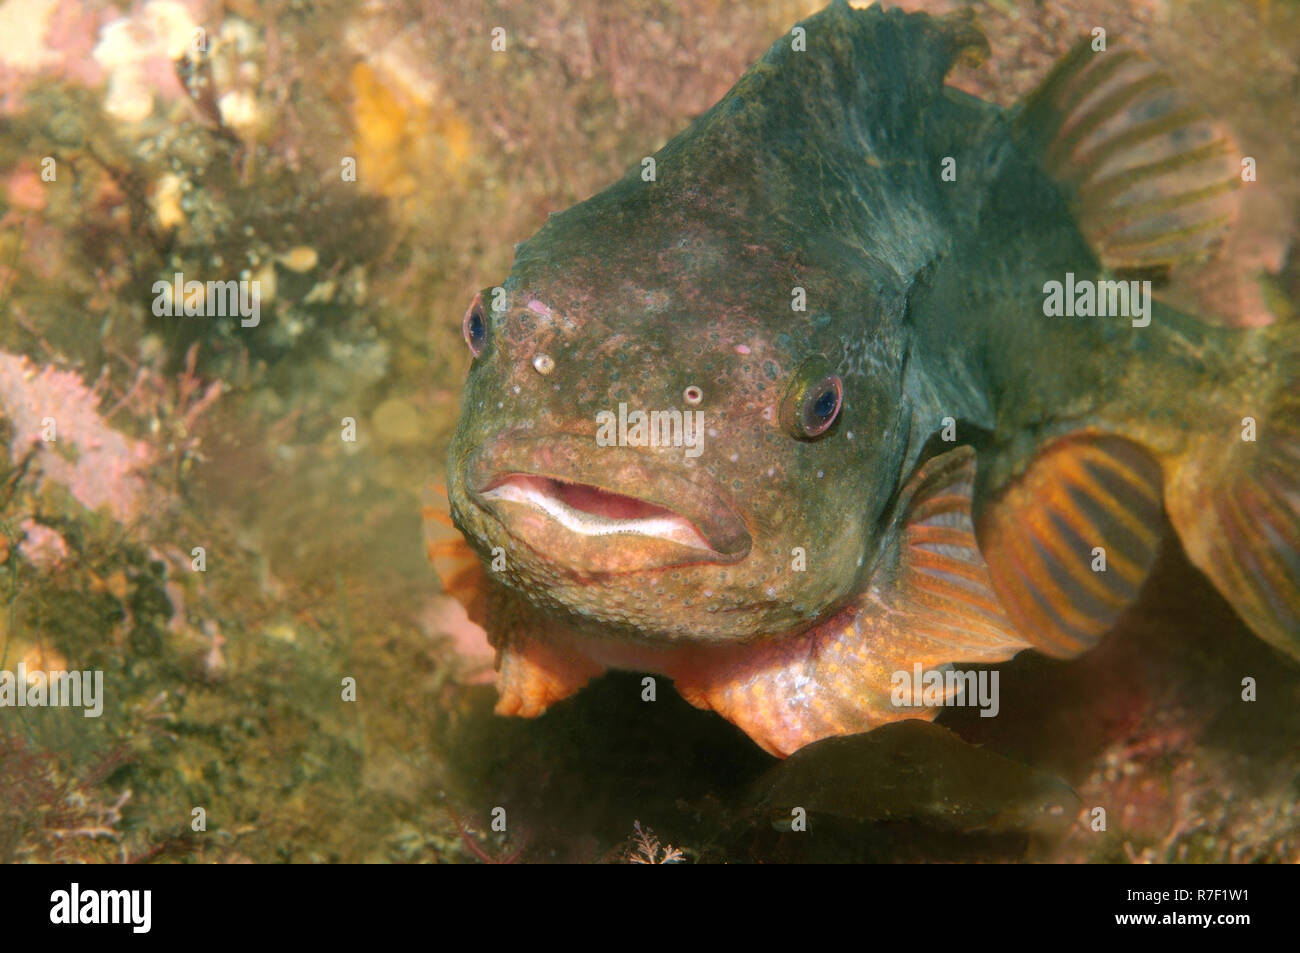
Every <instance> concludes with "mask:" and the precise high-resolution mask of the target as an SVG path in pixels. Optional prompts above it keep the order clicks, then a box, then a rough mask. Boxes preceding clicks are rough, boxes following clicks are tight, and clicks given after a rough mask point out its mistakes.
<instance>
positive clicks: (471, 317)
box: [460, 295, 488, 357]
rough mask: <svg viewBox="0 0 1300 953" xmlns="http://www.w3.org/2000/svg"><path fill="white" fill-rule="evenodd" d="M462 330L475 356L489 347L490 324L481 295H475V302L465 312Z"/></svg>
mask: <svg viewBox="0 0 1300 953" xmlns="http://www.w3.org/2000/svg"><path fill="white" fill-rule="evenodd" d="M460 331H461V334H463V335H464V336H465V343H466V344H468V345H469V352H470V353H471V354H473V355H474V356H475V357H479V356H481V355H482V353H483V350H484V349H485V348H486V347H487V338H488V325H487V317H486V316H485V315H484V314H483V300H482V297H481V296H480V295H475V296H474V303H473V304H471V305H470V306H469V310H468V311H466V312H465V318H464V320H463V321H461V325H460Z"/></svg>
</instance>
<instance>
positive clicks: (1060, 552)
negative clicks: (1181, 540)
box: [975, 434, 1164, 658]
mask: <svg viewBox="0 0 1300 953" xmlns="http://www.w3.org/2000/svg"><path fill="white" fill-rule="evenodd" d="M983 484H984V481H983V480H981V487H980V492H979V493H977V494H976V517H975V523H976V527H977V531H978V535H979V541H980V549H981V551H982V553H983V554H984V559H985V560H986V561H987V563H988V567H989V573H990V576H991V577H992V581H993V588H994V589H995V590H996V591H997V593H998V596H999V597H1000V598H1001V600H1002V603H1003V605H1004V606H1005V607H1006V610H1007V614H1008V615H1009V616H1010V617H1011V618H1012V620H1013V621H1014V622H1015V624H1016V625H1017V627H1018V628H1019V629H1020V631H1021V632H1022V633H1023V634H1024V635H1025V637H1026V638H1028V639H1029V640H1030V642H1031V643H1032V644H1033V646H1034V648H1036V649H1038V650H1039V651H1041V652H1043V653H1045V654H1047V655H1052V656H1056V657H1058V658H1069V657H1071V656H1074V655H1077V654H1079V653H1080V652H1083V651H1085V650H1087V649H1089V648H1091V647H1092V646H1093V645H1095V644H1096V643H1097V642H1098V641H1099V640H1100V639H1101V637H1102V636H1103V635H1105V634H1106V632H1107V631H1108V630H1109V629H1110V628H1111V627H1112V626H1113V625H1114V623H1115V621H1116V620H1117V619H1118V618H1119V616H1120V614H1121V613H1122V612H1123V611H1124V610H1125V609H1126V608H1127V607H1128V606H1129V605H1130V604H1131V603H1132V602H1133V601H1134V600H1135V599H1136V598H1137V595H1138V592H1139V590H1140V589H1141V587H1142V583H1143V582H1144V581H1145V579H1146V577H1147V574H1148V573H1149V572H1150V570H1151V566H1152V564H1153V563H1154V562H1155V558H1156V554H1157V551H1158V549H1159V546H1160V539H1161V535H1162V533H1161V529H1162V526H1163V525H1164V521H1163V516H1162V509H1161V469H1160V465H1159V464H1158V463H1157V462H1156V461H1155V460H1154V459H1153V458H1152V457H1151V456H1150V455H1149V454H1148V453H1147V452H1146V451H1145V450H1143V449H1142V448H1141V447H1139V446H1138V445H1137V444H1134V443H1132V442H1131V441H1128V440H1125V439H1123V438H1120V437H1114V436H1109V435H1096V434H1073V435H1070V436H1067V437H1064V438H1061V439H1060V440H1057V441H1056V442H1054V443H1052V444H1049V445H1048V446H1047V447H1045V448H1044V449H1042V450H1040V451H1039V452H1038V453H1037V454H1036V455H1035V456H1034V458H1033V459H1032V460H1031V461H1030V463H1029V465H1028V466H1027V467H1026V468H1025V469H1024V470H1023V472H1022V473H1020V474H1019V475H1018V476H1016V477H1013V478H1011V479H1010V480H1009V481H1008V482H1007V483H1006V484H1005V485H1003V486H998V487H992V488H989V487H986V486H984V485H983Z"/></svg>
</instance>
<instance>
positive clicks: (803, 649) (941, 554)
mask: <svg viewBox="0 0 1300 953" xmlns="http://www.w3.org/2000/svg"><path fill="white" fill-rule="evenodd" d="M974 472H975V468H974V455H973V453H972V452H971V450H970V449H969V448H966V447H963V448H960V449H957V450H953V451H950V452H948V453H945V454H942V455H940V456H938V457H935V458H933V459H931V460H930V461H928V462H927V463H926V464H925V465H924V466H923V467H922V468H921V469H920V470H919V471H918V472H917V474H916V475H915V476H914V477H913V478H912V480H910V481H909V483H908V485H907V487H906V488H905V491H904V493H903V494H902V497H901V500H900V506H899V508H898V509H897V512H898V513H899V516H898V517H897V519H896V520H895V522H894V524H893V525H892V527H891V530H890V532H889V534H888V537H887V543H886V546H885V549H884V551H883V552H882V558H881V560H880V561H879V563H878V565H877V567H876V570H875V572H874V574H873V576H872V579H871V582H870V587H869V588H868V589H867V590H866V591H865V592H863V593H862V594H861V595H860V596H859V597H858V598H857V599H856V600H855V601H854V602H853V603H852V604H850V605H849V606H847V607H846V608H845V609H843V610H841V611H840V612H838V613H836V614H835V615H834V616H832V617H830V618H828V619H826V620H825V621H823V622H821V623H819V624H817V625H815V626H813V627H812V628H811V629H809V630H807V631H805V632H801V633H799V634H796V635H791V636H787V637H784V638H780V639H774V640H771V641H768V642H763V643H756V644H749V645H742V646H732V647H726V648H721V649H709V650H699V651H697V652H695V653H693V654H691V655H690V656H689V657H687V658H684V659H683V660H682V661H681V662H680V664H679V666H678V668H677V670H675V671H672V672H670V673H669V674H670V675H671V676H672V677H673V678H674V679H675V681H676V684H677V689H678V691H679V692H681V694H682V695H683V696H684V697H685V698H686V699H687V700H688V701H690V702H691V703H692V704H694V705H696V706H698V707H700V708H711V709H713V710H714V711H717V712H718V713H719V714H721V715H722V716H723V717H725V718H727V719H728V720H729V721H731V722H733V723H735V724H737V725H739V726H740V727H741V728H742V729H744V731H745V733H746V734H748V735H749V736H750V737H751V738H753V739H754V741H756V742H757V743H758V744H759V745H761V746H762V747H763V748H765V749H766V750H767V751H769V752H771V753H773V754H776V755H779V756H785V755H788V754H790V753H791V752H792V751H795V750H796V749H798V748H801V747H803V746H804V745H806V744H809V743H811V742H813V741H817V740H818V739H821V738H827V737H830V736H833V735H844V734H853V733H856V732H862V731H869V730H871V729H872V728H875V727H877V726H878V725H882V724H885V723H887V722H891V721H899V720H902V719H905V718H924V719H929V718H933V717H934V716H935V714H937V712H938V710H939V706H942V705H944V704H947V703H950V702H951V701H952V697H951V695H952V692H951V686H952V684H953V682H952V680H948V679H946V677H945V673H946V670H947V669H948V668H950V666H951V663H955V662H983V663H988V662H995V661H1000V660H1003V659H1007V658H1010V657H1011V656H1013V655H1015V654H1016V652H1018V651H1020V650H1021V649H1023V648H1027V647H1028V643H1027V642H1026V641H1025V640H1024V639H1023V638H1021V637H1020V636H1019V635H1018V634H1017V633H1016V631H1015V629H1014V627H1013V626H1012V624H1011V623H1010V622H1009V621H1008V619H1007V618H1006V616H1005V615H1004V614H1003V611H1002V608H1001V606H1000V605H999V602H998V599H997V596H996V595H995V594H994V591H993V588H992V585H991V582H990V580H989V576H988V572H987V571H986V569H985V566H984V562H983V560H982V559H981V558H980V553H979V549H978V547H977V545H976V543H975V534H974V529H973V526H972V523H971V514H970V507H971V493H972V488H973V481H974ZM918 666H919V670H920V671H921V672H922V673H926V677H933V676H931V674H930V673H935V675H937V676H938V678H939V679H940V680H943V681H944V685H945V686H946V687H943V688H940V689H939V690H938V691H937V694H936V695H934V696H925V697H924V698H922V696H921V686H919V685H918V686H916V695H915V696H914V697H913V698H912V699H911V700H910V701H907V702H906V703H901V704H900V703H896V698H897V696H896V695H895V687H896V685H897V684H898V681H897V675H898V673H905V674H906V676H907V677H908V678H913V676H914V673H916V672H917V670H918ZM909 684H910V683H909Z"/></svg>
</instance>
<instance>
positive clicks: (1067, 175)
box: [1014, 38, 1241, 274]
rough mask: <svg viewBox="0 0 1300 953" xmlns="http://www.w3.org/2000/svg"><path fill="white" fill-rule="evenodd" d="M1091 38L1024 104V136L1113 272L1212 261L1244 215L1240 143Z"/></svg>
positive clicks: (1123, 52)
mask: <svg viewBox="0 0 1300 953" xmlns="http://www.w3.org/2000/svg"><path fill="white" fill-rule="evenodd" d="M1093 42H1094V41H1092V40H1090V39H1087V38H1085V39H1083V40H1081V41H1080V42H1079V43H1078V44H1077V45H1076V46H1075V47H1074V49H1073V50H1071V51H1070V53H1069V54H1068V55H1067V56H1066V57H1065V58H1064V59H1062V60H1061V62H1060V63H1058V64H1057V66H1056V68H1055V69H1054V70H1053V71H1052V72H1051V74H1050V75H1049V76H1048V77H1047V79H1046V80H1044V81H1043V83H1042V85H1041V86H1039V87H1038V89H1037V90H1035V91H1034V92H1033V93H1032V94H1031V95H1030V96H1029V98H1028V99H1027V100H1026V101H1025V103H1024V104H1023V106H1022V107H1021V108H1020V110H1019V112H1018V113H1017V114H1016V117H1015V120H1014V131H1015V134H1016V137H1017V141H1018V142H1020V143H1021V144H1022V146H1024V147H1026V148H1028V149H1029V150H1030V151H1032V152H1033V153H1034V154H1036V155H1037V156H1038V157H1039V161H1040V162H1041V164H1042V165H1043V167H1044V168H1045V169H1046V171H1047V172H1048V174H1049V175H1051V176H1052V178H1053V179H1055V180H1056V181H1057V182H1058V183H1060V184H1062V185H1064V186H1065V187H1066V188H1067V189H1068V190H1069V193H1070V199H1071V206H1072V209H1073V212H1074V214H1075V217H1076V220H1077V221H1078V223H1079V227H1080V230H1081V231H1082V232H1083V234H1084V236H1085V237H1086V238H1087V239H1088V242H1089V244H1090V245H1091V246H1092V248H1093V251H1094V252H1095V253H1096V255H1097V257H1098V259H1100V261H1101V262H1102V264H1103V265H1105V266H1106V267H1107V268H1109V269H1111V270H1113V271H1142V272H1146V273H1153V274H1158V273H1162V272H1167V271H1168V270H1169V269H1171V268H1173V267H1176V266H1177V265H1180V264H1184V263H1187V262H1192V261H1197V260H1199V259H1203V258H1205V257H1207V256H1208V255H1209V254H1210V253H1211V252H1212V251H1213V249H1214V248H1215V247H1216V246H1218V245H1219V244H1221V243H1222V242H1223V241H1224V240H1225V239H1226V237H1227V235H1228V232H1229V231H1230V230H1231V228H1232V225H1233V223H1234V222H1235V220H1236V218H1237V212H1238V202H1239V198H1238V196H1237V195H1236V194H1235V189H1236V188H1237V186H1239V185H1240V184H1241V168H1240V165H1239V153H1238V150H1237V147H1236V145H1235V144H1234V142H1233V140H1232V138H1231V136H1230V135H1229V134H1228V133H1227V132H1226V130H1225V129H1224V128H1223V127H1222V126H1221V125H1220V124H1218V123H1216V122H1215V121H1214V120H1212V119H1211V118H1210V116H1209V115H1208V113H1206V112H1205V110H1203V109H1202V108H1200V106H1199V105H1198V104H1196V103H1195V102H1194V101H1192V100H1191V99H1190V98H1189V97H1188V96H1186V95H1185V94H1184V93H1183V92H1182V91H1181V90H1180V89H1178V87H1177V86H1176V85H1175V84H1174V82H1173V80H1171V79H1170V78H1169V77H1168V76H1167V75H1166V74H1165V73H1163V72H1161V71H1160V70H1159V69H1158V68H1157V67H1156V66H1155V65H1154V64H1153V63H1152V62H1151V61H1150V60H1148V59H1147V58H1146V57H1144V56H1142V55H1141V54H1139V53H1137V52H1136V51H1133V50H1131V49H1126V48H1122V47H1112V48H1110V49H1103V50H1096V51H1094V49H1093Z"/></svg>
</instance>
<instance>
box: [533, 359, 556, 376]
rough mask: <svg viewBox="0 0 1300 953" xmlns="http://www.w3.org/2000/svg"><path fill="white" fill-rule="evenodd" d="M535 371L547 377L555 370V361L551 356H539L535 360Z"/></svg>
mask: <svg viewBox="0 0 1300 953" xmlns="http://www.w3.org/2000/svg"><path fill="white" fill-rule="evenodd" d="M533 370H535V371H537V373H538V374H541V375H543V376H545V375H547V374H549V373H551V371H553V370H555V359H554V358H553V357H551V355H549V354H538V355H537V356H536V357H534V358H533Z"/></svg>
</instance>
